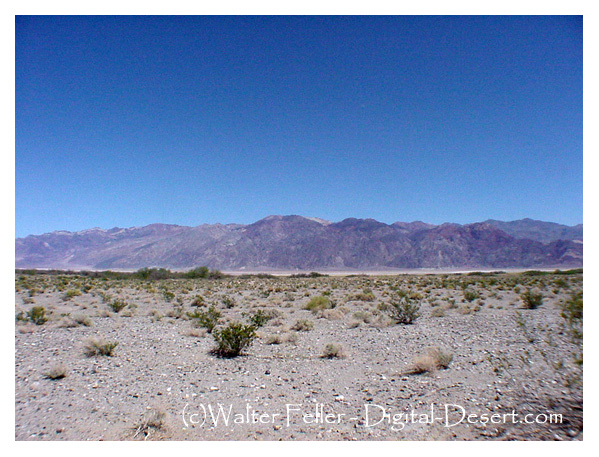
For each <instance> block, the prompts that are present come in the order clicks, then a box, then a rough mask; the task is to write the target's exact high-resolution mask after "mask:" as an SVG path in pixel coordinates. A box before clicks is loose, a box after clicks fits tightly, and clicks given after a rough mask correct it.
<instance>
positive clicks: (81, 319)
mask: <svg viewBox="0 0 599 457" xmlns="http://www.w3.org/2000/svg"><path fill="white" fill-rule="evenodd" d="M73 321H74V322H75V323H76V324H78V325H83V326H84V327H91V326H92V321H91V319H90V318H89V317H87V316H82V315H76V316H73Z"/></svg>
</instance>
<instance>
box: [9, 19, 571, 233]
mask: <svg viewBox="0 0 599 457" xmlns="http://www.w3.org/2000/svg"><path fill="white" fill-rule="evenodd" d="M15 77H16V113H15V116H16V151H15V154H16V202H15V203H16V214H15V217H16V235H17V236H18V237H21V236H26V235H28V234H39V233H43V232H48V231H52V230H72V231H75V230H81V229H85V228H90V227H96V226H98V227H102V228H112V227H114V226H119V227H129V226H140V225H146V224H150V223H154V222H163V223H173V224H180V225H198V224H202V223H215V222H222V223H229V222H237V223H250V222H254V221H256V220H258V219H260V218H262V217H265V216H267V215H270V214H299V215H304V216H316V217H321V218H325V219H329V220H333V221H339V220H342V219H344V218H346V217H362V218H366V217H372V218H374V219H377V220H380V221H382V222H387V223H391V222H394V221H412V220H423V221H426V222H431V223H442V222H458V223H468V222H476V221H482V220H485V219H489V218H493V219H501V220H514V219H520V218H523V217H531V218H533V219H542V220H549V221H554V222H560V223H565V224H569V225H572V224H576V223H580V222H582V152H583V151H582V133H583V132H582V102H583V94H582V18H581V17H576V16H565V17H559V16H554V17H543V16H531V17H523V16H520V17H518V16H511V17H497V16H493V17H459V16H451V17H426V16H424V17H423V16H419V17H409V16H396V17H381V16H379V17H367V16H359V17H319V16H312V17H298V16H292V17H235V16H228V17H202V16H199V17H76V16H72V17H43V16H37V17H17V19H16V75H15Z"/></svg>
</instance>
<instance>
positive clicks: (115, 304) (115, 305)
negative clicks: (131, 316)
mask: <svg viewBox="0 0 599 457" xmlns="http://www.w3.org/2000/svg"><path fill="white" fill-rule="evenodd" d="M108 306H110V309H112V310H113V311H114V312H115V313H118V312H119V311H121V310H122V309H123V308H125V307H126V306H127V303H126V302H125V300H123V299H122V298H117V299H116V300H113V301H111V302H110V303H109V304H108Z"/></svg>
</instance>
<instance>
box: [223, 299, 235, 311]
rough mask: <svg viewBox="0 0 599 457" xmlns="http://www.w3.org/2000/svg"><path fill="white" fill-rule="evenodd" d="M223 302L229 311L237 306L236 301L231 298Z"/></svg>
mask: <svg viewBox="0 0 599 457" xmlns="http://www.w3.org/2000/svg"><path fill="white" fill-rule="evenodd" d="M221 302H222V304H223V305H224V307H225V308H227V309H231V308H233V307H234V306H235V305H236V303H235V300H234V299H233V298H231V297H223V298H222V300H221Z"/></svg>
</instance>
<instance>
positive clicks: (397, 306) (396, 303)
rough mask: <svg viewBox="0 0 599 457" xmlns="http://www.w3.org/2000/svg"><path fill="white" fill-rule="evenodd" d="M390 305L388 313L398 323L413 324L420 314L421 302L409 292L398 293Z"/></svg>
mask: <svg viewBox="0 0 599 457" xmlns="http://www.w3.org/2000/svg"><path fill="white" fill-rule="evenodd" d="M389 305H390V306H389V307H387V313H388V314H389V317H391V319H392V320H393V321H394V322H395V323H396V324H404V325H409V324H413V323H414V321H415V320H416V319H418V317H419V316H420V303H418V302H417V301H415V299H414V298H413V297H412V296H411V295H410V294H408V293H398V294H397V295H396V297H395V298H394V299H392V300H391V302H390V303H389Z"/></svg>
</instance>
